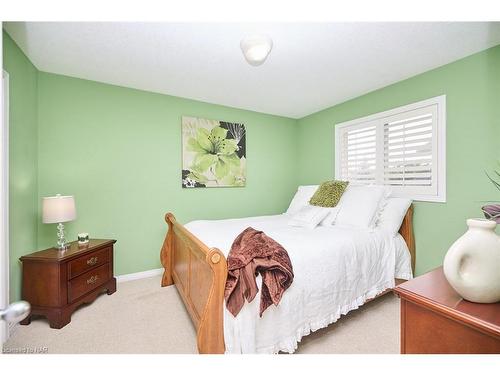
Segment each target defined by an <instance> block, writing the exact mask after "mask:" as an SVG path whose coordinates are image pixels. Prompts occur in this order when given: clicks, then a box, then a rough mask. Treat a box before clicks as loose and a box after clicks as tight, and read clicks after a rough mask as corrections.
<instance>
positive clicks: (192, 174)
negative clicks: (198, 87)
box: [182, 116, 247, 188]
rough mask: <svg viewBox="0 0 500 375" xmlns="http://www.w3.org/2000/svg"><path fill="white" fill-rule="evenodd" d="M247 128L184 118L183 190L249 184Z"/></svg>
mask: <svg viewBox="0 0 500 375" xmlns="http://www.w3.org/2000/svg"><path fill="white" fill-rule="evenodd" d="M246 174H247V173H246V132H245V125H243V124H238V123H233V122H225V121H217V120H207V119H202V118H196V117H187V116H183V117H182V187H183V188H197V187H236V186H245V184H246Z"/></svg>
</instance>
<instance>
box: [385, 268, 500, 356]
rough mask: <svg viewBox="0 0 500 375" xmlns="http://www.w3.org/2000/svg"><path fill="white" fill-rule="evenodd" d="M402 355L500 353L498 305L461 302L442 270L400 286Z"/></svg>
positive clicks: (499, 310)
mask: <svg viewBox="0 0 500 375" xmlns="http://www.w3.org/2000/svg"><path fill="white" fill-rule="evenodd" d="M394 292H395V293H396V294H397V295H399V296H400V297H401V353H402V354H425V353H436V354H446V353H450V354H451V353H454V354H466V353H471V354H473V353H476V354H479V353H500V303H490V304H481V303H473V302H468V301H465V300H464V299H462V297H460V296H459V295H458V294H457V293H456V292H455V290H454V289H453V288H452V287H451V286H450V284H449V283H448V281H447V280H446V278H445V277H444V274H443V269H442V267H440V268H437V269H435V270H433V271H431V272H429V273H426V274H425V275H422V276H419V277H417V278H415V279H413V280H410V281H407V282H405V283H403V284H400V285H399V286H397V287H396V288H395V289H394Z"/></svg>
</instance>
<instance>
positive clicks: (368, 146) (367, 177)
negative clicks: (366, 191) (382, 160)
mask: <svg viewBox="0 0 500 375" xmlns="http://www.w3.org/2000/svg"><path fill="white" fill-rule="evenodd" d="M340 142H341V147H340V148H341V153H340V168H341V175H342V179H344V180H349V181H356V182H361V183H363V182H365V183H374V182H375V181H376V179H377V154H376V150H377V147H376V144H377V126H376V124H375V123H368V124H363V125H362V126H357V127H353V128H345V129H344V130H343V131H342V133H341V138H340Z"/></svg>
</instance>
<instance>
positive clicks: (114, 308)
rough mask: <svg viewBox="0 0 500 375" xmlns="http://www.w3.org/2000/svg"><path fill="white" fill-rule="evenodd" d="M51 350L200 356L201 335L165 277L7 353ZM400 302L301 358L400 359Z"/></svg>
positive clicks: (305, 343)
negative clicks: (326, 355)
mask: <svg viewBox="0 0 500 375" xmlns="http://www.w3.org/2000/svg"><path fill="white" fill-rule="evenodd" d="M43 347H46V348H47V352H48V353H168V354H174V353H197V349H196V333H195V330H194V328H193V325H192V323H191V321H190V319H189V316H188V314H187V312H186V310H185V309H184V306H183V304H182V302H181V300H180V297H179V295H178V294H177V291H176V290H175V288H174V287H167V288H161V287H160V277H153V278H149V279H142V280H136V281H129V282H125V283H120V284H118V290H117V292H116V293H115V294H113V295H111V296H107V295H105V294H104V295H102V296H100V297H99V298H97V300H96V301H95V302H94V303H92V304H91V305H86V306H82V307H81V308H79V309H78V310H77V311H75V312H74V314H73V316H72V320H71V323H70V324H68V325H67V326H66V327H64V328H62V329H60V330H57V329H51V328H49V325H48V323H47V321H46V320H45V319H43V318H38V319H37V318H34V319H33V321H32V323H31V324H30V325H28V326H17V327H16V328H15V330H14V332H12V335H11V337H10V339H9V341H8V342H7V344H6V345H5V348H7V351H11V352H12V351H14V352H15V351H16V350H19V349H22V348H27V349H32V348H43ZM398 352H399V300H398V299H397V297H395V296H394V295H392V294H388V295H386V296H383V297H380V298H379V299H377V300H375V301H372V302H370V303H368V304H366V305H365V306H363V307H361V308H360V309H358V310H355V311H352V312H350V313H349V314H348V315H347V316H344V317H342V318H341V319H340V320H338V321H337V322H336V323H335V324H332V325H330V326H329V327H327V328H324V329H321V330H319V331H316V332H314V333H312V334H310V335H308V336H306V337H304V338H303V339H302V342H301V343H299V348H298V350H297V351H296V353H308V354H314V353H318V354H319V353H398Z"/></svg>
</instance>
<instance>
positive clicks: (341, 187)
mask: <svg viewBox="0 0 500 375" xmlns="http://www.w3.org/2000/svg"><path fill="white" fill-rule="evenodd" d="M348 184H349V182H348V181H337V180H333V181H325V182H323V183H322V184H321V185H320V186H319V188H318V190H316V192H315V193H314V195H313V196H312V198H311V200H310V201H309V203H310V204H312V205H313V206H321V207H335V206H336V205H337V203H339V200H340V197H341V196H342V194H344V191H345V189H346V187H347V185H348Z"/></svg>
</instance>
